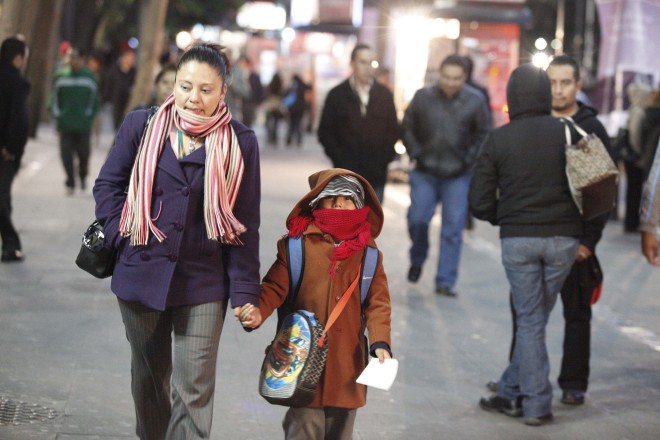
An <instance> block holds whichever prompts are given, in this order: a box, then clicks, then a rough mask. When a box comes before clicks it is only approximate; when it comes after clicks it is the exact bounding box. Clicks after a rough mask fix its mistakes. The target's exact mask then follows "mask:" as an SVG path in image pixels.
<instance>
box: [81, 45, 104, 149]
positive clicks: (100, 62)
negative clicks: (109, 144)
mask: <svg viewBox="0 0 660 440" xmlns="http://www.w3.org/2000/svg"><path fill="white" fill-rule="evenodd" d="M85 65H86V66H87V68H88V69H89V70H91V71H92V72H93V73H94V75H96V80H97V81H98V83H99V90H100V91H101V96H102V95H103V89H104V86H105V82H106V81H107V75H108V74H107V69H106V66H105V61H104V56H103V54H102V53H101V52H100V51H97V50H94V51H92V52H90V53H89V54H88V55H87V58H86V60H85ZM102 119H103V118H102V115H101V112H100V111H99V112H97V113H96V116H95V118H94V123H93V124H92V139H93V142H92V143H93V145H94V146H95V147H99V146H101V131H102Z"/></svg>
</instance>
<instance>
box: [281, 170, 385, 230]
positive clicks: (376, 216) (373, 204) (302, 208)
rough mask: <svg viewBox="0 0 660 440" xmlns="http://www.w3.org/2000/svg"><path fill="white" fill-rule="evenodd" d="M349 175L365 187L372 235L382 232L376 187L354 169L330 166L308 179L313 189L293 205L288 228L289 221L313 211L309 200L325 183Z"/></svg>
mask: <svg viewBox="0 0 660 440" xmlns="http://www.w3.org/2000/svg"><path fill="white" fill-rule="evenodd" d="M341 175H349V176H354V177H355V178H357V179H358V180H359V181H360V183H362V186H363V187H364V191H365V193H366V194H365V195H364V205H365V206H368V207H369V208H371V210H370V212H369V215H368V216H367V221H368V222H369V224H370V225H371V237H372V238H376V237H378V235H379V234H380V231H381V230H382V229H383V220H384V218H383V208H382V207H381V206H380V202H379V201H378V197H377V196H376V193H375V192H374V189H373V188H372V187H371V185H369V182H367V181H366V180H365V179H364V178H363V177H362V176H360V175H359V174H356V173H354V172H353V171H349V170H345V169H343V168H330V169H326V170H323V171H319V172H316V173H314V174H312V175H311V176H309V178H308V179H307V180H308V182H309V187H310V188H311V190H310V191H309V192H308V193H307V194H305V195H304V196H303V197H302V198H301V199H300V200H299V201H298V203H296V206H294V207H293V210H292V211H291V213H290V214H289V216H288V217H287V219H286V224H287V228H288V226H289V222H290V221H291V220H292V219H293V218H295V217H298V216H299V215H301V214H303V213H306V214H309V213H311V212H312V208H311V207H310V206H309V202H311V201H312V200H314V199H315V198H316V196H317V195H318V194H319V193H320V192H321V191H322V190H323V188H324V187H325V185H327V184H328V182H329V181H330V180H331V179H332V178H333V177H335V176H341Z"/></svg>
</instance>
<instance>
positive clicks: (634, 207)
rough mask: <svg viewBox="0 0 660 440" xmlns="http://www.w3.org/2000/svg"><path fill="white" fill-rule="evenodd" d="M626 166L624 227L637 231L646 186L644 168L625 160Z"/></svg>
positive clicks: (629, 230) (630, 230)
mask: <svg viewBox="0 0 660 440" xmlns="http://www.w3.org/2000/svg"><path fill="white" fill-rule="evenodd" d="M625 167H626V180H627V186H626V216H625V218H624V222H623V227H624V229H625V231H626V232H637V230H638V229H639V205H640V203H641V200H642V186H644V170H643V169H642V168H640V167H638V166H637V165H635V164H632V163H628V162H625Z"/></svg>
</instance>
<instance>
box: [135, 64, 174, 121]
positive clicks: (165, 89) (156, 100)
mask: <svg viewBox="0 0 660 440" xmlns="http://www.w3.org/2000/svg"><path fill="white" fill-rule="evenodd" d="M175 81H176V64H165V65H164V66H163V67H162V69H160V71H159V72H158V74H156V78H155V79H154V87H153V90H152V92H151V99H150V100H149V102H146V103H144V104H141V105H139V106H138V107H137V109H140V108H141V109H145V108H150V107H153V106H156V107H158V106H160V105H161V104H162V103H163V102H165V100H166V99H167V98H168V97H169V96H170V95H171V94H172V92H173V91H174V83H175ZM137 109H135V110H137Z"/></svg>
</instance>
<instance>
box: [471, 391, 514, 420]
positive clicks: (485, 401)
mask: <svg viewBox="0 0 660 440" xmlns="http://www.w3.org/2000/svg"><path fill="white" fill-rule="evenodd" d="M479 406H480V407H481V409H484V410H486V411H492V412H500V413H502V414H506V415H507V416H509V417H522V415H523V412H522V402H521V398H520V397H519V398H517V399H514V400H509V399H505V398H504V397H500V396H493V397H489V398H485V397H482V398H481V400H479Z"/></svg>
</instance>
